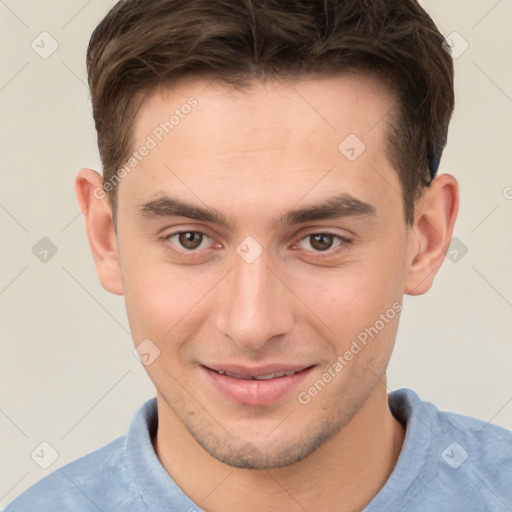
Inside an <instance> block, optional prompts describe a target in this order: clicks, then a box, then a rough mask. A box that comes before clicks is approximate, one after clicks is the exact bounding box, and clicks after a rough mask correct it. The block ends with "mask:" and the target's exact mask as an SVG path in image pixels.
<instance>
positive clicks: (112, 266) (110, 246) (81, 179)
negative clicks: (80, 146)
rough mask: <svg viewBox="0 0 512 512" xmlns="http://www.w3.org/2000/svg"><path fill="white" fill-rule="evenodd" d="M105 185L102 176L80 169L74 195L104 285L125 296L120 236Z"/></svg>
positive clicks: (89, 170)
mask: <svg viewBox="0 0 512 512" xmlns="http://www.w3.org/2000/svg"><path fill="white" fill-rule="evenodd" d="M102 184H103V179H102V176H101V175H100V174H99V173H97V172H96V171H93V170H92V169H80V171H78V174H77V176H76V179H75V193H76V197H77V200H78V205H79V207H80V210H81V211H82V215H83V217H84V221H85V228H86V231H87V238H88V240H89V245H90V247H91V252H92V256H93V258H94V263H95V265H96V271H97V272H98V277H99V280H100V282H101V285H102V286H103V288H105V290H107V291H109V292H111V293H114V294H116V295H123V287H122V280H121V270H120V266H119V254H118V246H117V237H116V234H115V232H114V223H113V219H112V211H111V208H110V204H109V202H108V198H107V197H106V194H105V192H104V190H103V188H102Z"/></svg>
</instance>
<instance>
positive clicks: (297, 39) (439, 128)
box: [87, 0, 455, 224]
mask: <svg viewBox="0 0 512 512" xmlns="http://www.w3.org/2000/svg"><path fill="white" fill-rule="evenodd" d="M443 40H444V38H443V36H442V35H441V33H440V32H439V30H438V29H437V27H436V25H435V24H434V22H433V21H432V19H431V18H430V16H429V15H428V14H427V13H426V12H425V11H424V9H423V8H422V7H421V6H420V5H419V4H418V3H417V1H415V0H151V1H147V0H122V1H120V2H118V3H117V4H116V5H115V6H114V7H113V8H112V9H111V11H110V12H109V13H108V14H107V16H106V17H105V18H104V19H103V20H102V21H101V23H100V24H99V25H98V27H97V28H96V29H95V31H94V33H93V34H92V37H91V40H90V42H89V47H88V50H87V70H88V78H89V86H90V91H91V99H92V105H93V115H94V121H95V124H96V130H97V134H98V147H99V152H100V156H101V160H102V164H103V183H104V184H105V182H106V181H107V180H109V179H110V178H111V177H112V176H113V175H114V174H115V173H116V172H117V171H118V170H119V169H120V168H121V167H122V166H123V165H124V163H125V161H126V160H127V159H128V158H129V156H130V152H131V151H132V149H131V148H132V126H133V121H134V119H135V116H136V114H137V111H138V109H139V107H140V105H141V103H142V101H143V97H144V94H145V93H147V92H150V91H151V90H153V89H154V88H155V87H157V86H159V85H168V84H170V83H172V82H175V81H177V80H179V79H180V78H183V77H185V76H186V75H196V74H197V75H199V76H201V77H205V78H208V77H211V78H216V79H217V80H220V81H223V82H225V83H226V84H228V85H232V86H234V87H236V88H243V87H244V86H245V85H249V84H250V83H251V82H254V81H255V80H266V79H279V78H287V77H290V78H300V77H304V76H308V75H309V76H314V75H322V74H324V75H325V74H330V75H336V74H342V73H347V72H362V73H365V74H366V75H369V76H373V77H374V78H377V79H379V80H381V81H382V82H384V83H385V85H386V86H387V87H388V88H389V90H390V91H391V92H392V93H393V94H394V97H395V98H396V101H397V103H396V108H395V109H394V111H395V112H394V113H393V115H392V116H390V118H391V120H390V121H389V122H388V124H387V142H388V146H387V153H388V158H389V160H390V162H391V164H392V165H393V166H394V168H395V169H396V170H397V172H398V175H399V178H400V183H401V186H402V195H403V198H404V213H405V219H406V221H407V222H408V223H409V224H410V223H412V221H413V219H414V204H415V202H416V200H417V199H418V198H419V197H420V196H421V194H422V192H423V187H425V186H429V185H430V182H431V180H432V179H433V178H434V176H435V173H436V170H437V165H438V163H439V158H440V156H441V153H442V150H443V148H444V146H445V145H446V140H447V133H448V125H449V122H450V119H451V115H452V112H453V108H454V101H455V100H454V91H453V62H452V58H451V56H450V55H449V54H448V53H447V51H445V49H444V48H443ZM340 142H341V141H340ZM116 188H117V187H114V188H113V190H110V191H107V192H108V198H109V201H110V205H111V207H112V214H113V217H114V222H115V221H116V212H117V204H116V203H117V194H116Z"/></svg>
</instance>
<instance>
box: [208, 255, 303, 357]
mask: <svg viewBox="0 0 512 512" xmlns="http://www.w3.org/2000/svg"><path fill="white" fill-rule="evenodd" d="M267 254H268V252H267V251H265V250H264V251H263V253H262V254H261V255H260V256H259V257H258V258H257V259H256V260H255V261H253V262H251V263H249V262H247V261H246V260H244V259H243V258H242V257H240V256H239V255H238V254H237V253H235V254H234V257H233V268H232V270H231V272H229V273H228V274H227V275H226V277H225V279H224V280H223V282H222V283H221V284H222V287H221V294H220V297H219V302H218V303H217V310H216V313H217V314H216V327H217V329H218V330H219V332H220V333H221V334H223V335H224V336H227V337H229V338H230V339H231V340H232V341H233V342H234V343H235V344H237V345H238V346H239V348H241V349H243V350H245V351H247V350H252V351H256V350H260V349H262V348H264V347H265V345H266V344H268V343H272V338H274V340H273V341H275V338H276V337H278V336H280V335H284V334H286V333H288V332H290V331H291V329H292V326H293V318H294V316H293V300H292V297H291V296H292V293H291V292H290V290H289V289H288V288H287V287H286V285H285V284H284V283H283V281H284V282H286V280H285V279H284V276H280V275H279V272H276V271H275V270H274V269H272V268H270V266H271V265H272V262H271V261H269V259H270V258H269V257H268V256H267Z"/></svg>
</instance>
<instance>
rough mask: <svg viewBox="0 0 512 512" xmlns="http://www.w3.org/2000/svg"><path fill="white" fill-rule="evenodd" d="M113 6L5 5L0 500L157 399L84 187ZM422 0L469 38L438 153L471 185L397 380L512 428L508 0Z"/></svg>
mask: <svg viewBox="0 0 512 512" xmlns="http://www.w3.org/2000/svg"><path fill="white" fill-rule="evenodd" d="M113 4H114V2H107V1H100V0H89V1H86V0H73V1H67V2H57V1H56V0H52V1H35V0H32V1H21V0H2V1H0V19H1V33H2V39H1V45H2V46H1V49H2V53H1V62H2V66H1V69H0V106H1V112H2V116H1V123H2V126H1V129H2V137H1V143H2V152H1V165H2V172H1V173H0V180H1V184H0V226H1V238H2V251H1V256H0V258H1V264H0V312H1V323H0V334H1V340H2V342H1V343H2V345H1V356H0V390H1V391H0V432H1V436H0V509H1V505H4V506H5V505H6V504H7V503H8V502H10V501H11V500H12V499H13V498H14V497H15V496H17V495H18V494H19V493H20V492H21V491H23V490H24V489H26V488H27V487H28V486H30V485H31V484H32V483H34V482H36V481H37V480H39V479H40V478H42V477H43V476H44V475H46V474H48V473H49V472H51V471H53V470H54V469H57V468H58V467H59V466H61V465H63V464H65V463H67V462H69V461H71V460H74V459H76V458H78V457H79V456H81V455H84V454H86V453H88V452H90V451H92V450H94V449H96V448H98V447H100V446H102V445H104V444H106V443H108V442H109V441H111V440H113V439H114V438H115V437H117V436H119V435H121V434H123V433H124V432H125V431H126V429H127V428H128V425H129V422H130V420H131V418H132V416H133V414H134V412H135V411H136V409H137V408H138V407H139V406H140V405H141V404H142V402H143V401H145V400H146V399H148V398H150V397H151V396H154V389H153V385H152V384H151V382H150V380H149V378H148V377H147V376H146V373H145V371H144V369H143V367H142V366H141V365H140V363H139V362H138V361H137V360H136V359H135V357H134V356H133V353H132V350H133V344H132V340H131V337H130V334H129V327H128V322H127V318H126V314H125V310H124V303H123V299H122V297H117V296H114V295H110V294H109V293H107V292H106V291H104V290H103V289H102V288H101V286H100V284H99V282H98V279H97V276H96V273H95V269H94V266H93V261H92V258H91V255H90V251H89V247H88V243H87V239H86V235H85V230H84V224H83V221H82V219H81V218H80V215H79V213H80V212H79V209H78V206H77V204H76V200H75V195H74V185H73V181H74V177H75V174H76V171H77V170H78V169H79V168H80V167H82V166H91V167H93V168H96V169H98V170H100V169H101V168H100V166H99V158H98V156H97V150H96V146H95V132H94V128H93V122H92V117H91V113H90V107H89V104H88V89H87V86H86V72H85V50H86V46H87V43H88V40H89V37H90V34H91V32H92V30H93V28H94V27H95V26H96V24H97V23H98V22H99V21H100V20H101V18H102V17H103V16H104V15H105V14H106V12H107V10H108V9H109V8H110V7H111V6H112V5H113ZM423 5H424V6H425V8H426V9H427V10H428V11H429V12H430V13H431V15H432V16H433V18H434V20H435V21H436V22H437V24H438V26H439V28H440V29H441V31H442V32H443V34H445V35H446V36H448V34H451V33H452V32H454V31H456V32H458V33H459V34H460V35H461V36H462V37H463V38H464V39H465V40H466V41H467V43H468V44H469V47H468V49H467V50H466V51H465V52H464V53H463V54H462V55H460V57H458V58H457V59H456V60H455V66H456V94H457V106H456V112H455V116H454V119H453V122H452V125H451V130H450V137H449V145H448V148H447V150H446V151H445V155H444V157H443V160H442V163H441V172H449V173H451V174H454V175H455V176H456V177H457V178H458V180H459V182H460V186H461V212H460V216H459V220H458V223H457V226H456V229H455V236H456V237H457V238H458V239H460V241H461V243H463V244H464V245H465V246H466V247H467V253H466V254H464V255H463V256H462V257H461V254H462V253H461V252H460V251H459V253H458V261H456V262H455V263H454V262H452V261H449V260H446V262H445V264H444V266H443V268H442V269H441V271H440V273H439V275H438V278H437V280H436V283H435V286H434V289H433V290H432V291H431V292H430V293H428V294H427V295H425V296H423V297H416V298H411V297H407V298H406V299H405V301H404V306H405V310H404V313H403V317H402V323H401V327H400V330H399V334H398V340H397V345H396V349H395V352H394V355H393V358H392V362H391V366H390V371H389V387H390V389H397V388H400V387H410V388H412V389H414V390H415V391H416V392H418V394H419V395H420V396H421V397H422V398H423V399H426V400H430V401H432V402H434V403H435V404H436V405H438V406H439V408H441V409H447V410H452V411H456V412H459V413H463V414H467V415H471V416H476V417H479V418H481V419H483V420H485V421H492V422H494V423H497V424H499V425H502V426H505V427H508V428H511V429H512V377H511V373H512V372H511V369H512V336H511V334H512V272H511V270H510V260H511V254H512V229H511V228H512V222H511V219H512V173H511V164H512V156H511V152H510V147H511V145H512V129H511V128H512V67H511V65H510V51H511V49H512V31H511V30H510V26H511V25H512V2H511V1H510V0H501V1H497V0H489V1H487V0H478V1H476V0H473V1H468V0H460V1H453V0H449V1H447V0H425V1H423ZM43 31H46V32H48V33H49V34H51V36H52V37H53V38H54V39H55V40H56V41H57V43H58V48H57V49H56V51H55V52H54V53H53V54H52V55H50V56H49V57H48V58H46V59H43V58H41V57H40V56H39V55H38V54H37V53H36V52H35V51H34V50H33V49H32V47H31V43H32V41H34V40H35V41H36V43H38V41H40V40H41V37H42V36H39V34H41V32H43ZM44 37H47V36H44ZM452 39H453V37H452ZM453 40H454V41H456V39H453ZM45 41H46V44H45V47H44V48H45V49H46V51H48V50H49V49H50V48H51V46H50V40H49V39H46V40H45ZM39 44H40V46H41V43H39ZM455 48H456V50H460V49H461V48H462V46H461V45H460V41H459V43H457V42H456V46H455ZM40 50H42V48H40ZM507 187H508V188H507ZM507 197H508V199H507ZM42 237H48V238H49V239H50V240H51V241H52V242H53V244H55V246H56V247H57V249H58V252H57V253H56V254H55V256H53V257H52V258H51V259H49V261H48V262H46V263H43V262H41V261H40V260H39V259H38V258H36V256H35V255H34V254H33V253H32V247H33V246H34V245H35V244H36V243H37V242H38V241H39V240H40V239H41V238H42ZM43 441H46V442H48V443H50V445H52V446H53V447H54V448H55V450H56V451H57V452H58V458H57V459H56V460H55V462H54V463H53V465H52V466H50V467H49V468H48V469H46V470H45V469H42V468H40V467H39V466H38V465H37V464H36V463H35V462H34V460H32V458H31V453H32V452H33V451H34V450H35V449H36V448H37V447H38V446H39V445H40V443H41V442H43Z"/></svg>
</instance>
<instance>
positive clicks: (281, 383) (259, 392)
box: [201, 364, 314, 406]
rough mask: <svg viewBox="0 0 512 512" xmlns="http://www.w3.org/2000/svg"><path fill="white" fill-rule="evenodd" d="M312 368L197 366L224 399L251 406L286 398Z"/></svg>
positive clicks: (285, 366)
mask: <svg viewBox="0 0 512 512" xmlns="http://www.w3.org/2000/svg"><path fill="white" fill-rule="evenodd" d="M313 368H314V365H309V366H308V365H289V364H273V365H266V366H260V367H253V368H251V367H244V366H235V365H224V364H221V365H216V364H212V365H208V366H206V365H203V366H201V370H202V372H203V374H204V375H205V378H206V379H207V381H208V383H209V384H213V388H214V389H215V391H217V392H220V394H221V395H222V396H223V397H224V398H228V399H229V400H230V401H234V402H237V403H240V404H245V405H253V406H262V405H269V404H271V403H273V402H276V401H278V400H280V399H284V398H286V397H287V395H290V394H291V392H292V391H293V390H294V388H297V387H298V385H299V384H300V383H301V382H302V381H303V380H304V379H305V378H306V377H307V375H309V374H310V372H311V371H312V370H313ZM210 387H211V386H209V388H210Z"/></svg>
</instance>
